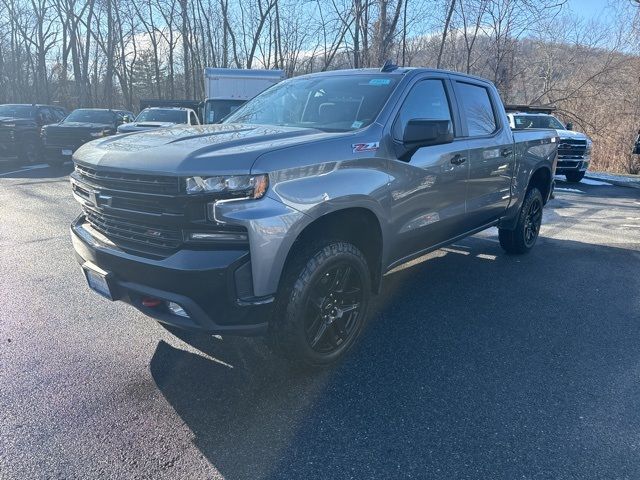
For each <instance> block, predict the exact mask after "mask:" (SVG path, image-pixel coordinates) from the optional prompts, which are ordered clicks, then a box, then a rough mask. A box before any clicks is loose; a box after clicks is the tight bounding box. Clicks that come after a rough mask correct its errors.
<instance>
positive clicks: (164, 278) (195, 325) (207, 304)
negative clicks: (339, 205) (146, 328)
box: [71, 215, 273, 336]
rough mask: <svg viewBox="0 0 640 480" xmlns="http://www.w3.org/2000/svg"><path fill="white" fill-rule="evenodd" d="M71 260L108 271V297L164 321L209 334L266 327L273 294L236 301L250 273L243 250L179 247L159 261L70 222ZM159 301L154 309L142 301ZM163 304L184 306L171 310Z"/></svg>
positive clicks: (82, 221) (82, 220) (81, 219)
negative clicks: (179, 310)
mask: <svg viewBox="0 0 640 480" xmlns="http://www.w3.org/2000/svg"><path fill="white" fill-rule="evenodd" d="M71 238H72V241H73V246H74V249H75V255H76V259H77V260H78V262H79V263H80V264H81V265H85V264H87V265H95V266H97V267H99V268H100V269H101V270H104V271H105V272H108V273H109V276H108V282H109V286H110V287H111V290H112V294H113V299H114V300H122V301H125V302H127V303H129V304H131V305H133V306H134V307H136V308H137V309H138V310H140V311H142V312H143V313H145V314H147V315H149V316H150V317H153V318H155V319H156V320H158V321H159V322H162V323H166V324H168V325H171V326H174V327H178V328H183V329H186V330H194V331H200V332H205V333H209V334H216V333H217V334H234V335H245V336H249V335H260V334H264V333H265V332H266V330H267V325H268V321H269V318H270V316H271V312H272V308H273V297H266V298H254V299H252V300H251V301H247V300H244V301H240V300H238V298H239V296H241V295H240V292H238V290H239V289H241V288H242V284H243V282H247V281H250V280H251V279H250V274H249V278H248V279H247V278H246V276H247V272H250V270H251V268H250V263H249V262H250V260H249V252H248V251H247V250H186V249H185V250H179V251H178V252H176V253H175V254H174V255H171V256H169V257H167V258H164V259H161V260H154V259H148V258H144V257H139V256H134V255H132V254H129V253H126V252H124V251H122V250H120V249H119V248H118V247H117V246H115V245H113V244H111V243H110V242H109V241H108V239H106V238H102V237H101V235H100V234H99V233H98V232H95V231H93V230H92V229H91V226H90V225H88V224H87V223H86V222H85V218H84V215H81V216H79V217H78V218H77V219H76V220H75V221H74V222H73V223H72V224H71ZM145 298H153V299H159V300H161V301H162V302H161V303H160V304H159V305H158V306H155V307H146V306H144V305H143V299H145ZM166 302H174V303H177V304H179V305H180V306H182V307H183V308H184V310H185V311H186V312H187V314H188V315H189V316H188V318H187V317H184V316H180V315H176V314H174V313H172V312H171V311H170V310H169V309H168V308H167V303H166Z"/></svg>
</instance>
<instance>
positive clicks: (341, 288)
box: [269, 241, 371, 367]
mask: <svg viewBox="0 0 640 480" xmlns="http://www.w3.org/2000/svg"><path fill="white" fill-rule="evenodd" d="M283 287H284V288H282V293H281V295H280V297H279V298H278V303H277V305H276V311H275V315H274V318H273V320H272V321H271V324H270V329H269V340H270V345H271V347H272V348H273V349H274V350H275V351H276V353H278V354H280V355H282V356H284V357H285V358H287V359H289V360H291V361H293V362H295V363H297V364H300V365H304V366H310V367H319V366H326V365H329V364H331V363H334V362H336V361H337V360H339V359H340V358H342V357H343V356H344V354H345V353H346V352H347V351H348V350H349V349H350V348H351V346H352V345H353V344H354V343H355V341H356V339H357V338H358V336H359V335H360V332H361V331H362V327H363V326H364V324H365V321H366V317H367V311H368V307H369V303H370V298H371V276H370V272H369V268H368V266H367V262H366V260H365V258H364V255H363V254H362V252H360V250H358V249H357V248H356V247H355V246H354V245H352V244H350V243H346V242H340V241H327V242H324V243H320V244H316V245H315V246H314V247H311V248H308V249H305V250H303V251H301V252H299V253H298V254H297V255H296V256H295V258H294V259H293V261H292V262H291V264H290V267H289V268H288V271H287V272H286V274H285V280H284V285H283Z"/></svg>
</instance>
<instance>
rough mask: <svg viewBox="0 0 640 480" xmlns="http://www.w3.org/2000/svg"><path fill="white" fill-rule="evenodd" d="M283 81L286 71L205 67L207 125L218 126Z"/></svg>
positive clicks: (205, 118)
mask: <svg viewBox="0 0 640 480" xmlns="http://www.w3.org/2000/svg"><path fill="white" fill-rule="evenodd" d="M282 79H284V71H282V70H246V69H240V68H205V69H204V92H205V96H206V100H205V102H204V115H203V117H204V123H218V122H219V121H220V120H222V119H223V118H224V117H226V116H227V115H229V114H230V113H231V112H233V111H234V110H235V109H236V108H238V107H239V106H240V105H242V104H243V103H245V102H246V101H247V100H251V99H252V98H253V97H255V96H256V95H258V94H259V93H260V92H262V91H263V90H266V89H267V88H269V87H270V86H271V85H274V84H276V83H278V82H279V81H280V80H282Z"/></svg>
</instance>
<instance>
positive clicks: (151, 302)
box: [142, 297, 162, 308]
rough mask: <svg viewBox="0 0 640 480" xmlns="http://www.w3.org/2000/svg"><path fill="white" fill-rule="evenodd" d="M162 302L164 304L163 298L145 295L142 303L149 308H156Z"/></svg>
mask: <svg viewBox="0 0 640 480" xmlns="http://www.w3.org/2000/svg"><path fill="white" fill-rule="evenodd" d="M161 304H162V300H160V299H159V298H153V297H144V298H143V299H142V305H143V306H145V307H147V308H156V307H158V306H160V305H161Z"/></svg>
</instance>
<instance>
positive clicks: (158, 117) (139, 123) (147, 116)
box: [118, 107, 200, 133]
mask: <svg viewBox="0 0 640 480" xmlns="http://www.w3.org/2000/svg"><path fill="white" fill-rule="evenodd" d="M176 125H200V120H199V119H198V115H196V112H195V111H194V110H192V109H190V108H181V107H151V108H145V109H144V110H143V111H141V112H140V113H139V114H138V116H137V117H136V119H135V121H134V122H132V123H128V124H126V125H121V126H120V127H119V128H118V133H131V132H139V131H142V130H150V129H153V128H167V127H174V126H176Z"/></svg>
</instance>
